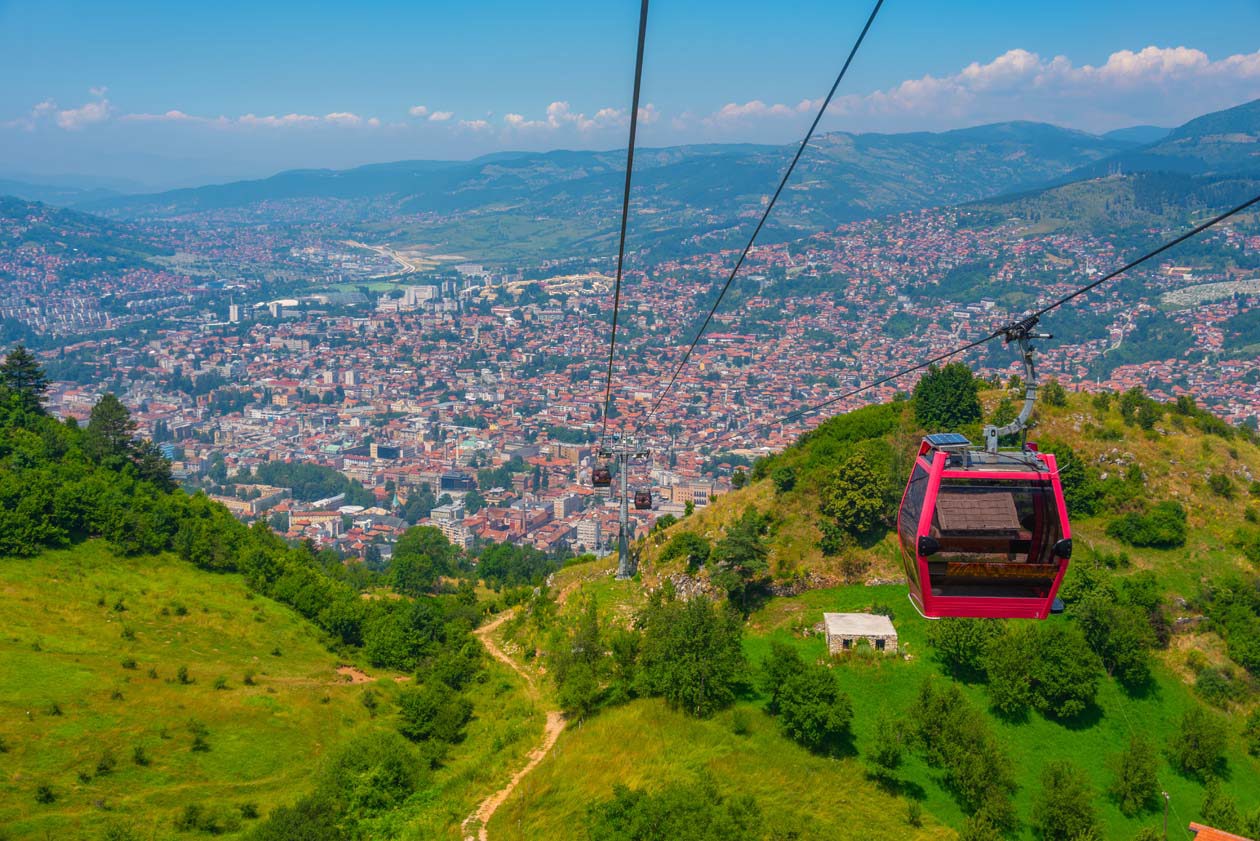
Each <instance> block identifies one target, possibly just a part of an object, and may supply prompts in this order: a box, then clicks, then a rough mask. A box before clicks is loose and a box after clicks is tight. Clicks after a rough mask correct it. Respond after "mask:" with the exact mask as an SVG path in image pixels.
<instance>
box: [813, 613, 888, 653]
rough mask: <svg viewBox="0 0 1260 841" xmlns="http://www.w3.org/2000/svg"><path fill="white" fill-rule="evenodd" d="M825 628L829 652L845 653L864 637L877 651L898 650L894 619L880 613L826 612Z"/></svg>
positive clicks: (824, 616) (824, 618) (824, 615)
mask: <svg viewBox="0 0 1260 841" xmlns="http://www.w3.org/2000/svg"><path fill="white" fill-rule="evenodd" d="M823 630H824V631H825V632H826V634H827V652H828V653H829V654H832V655H836V654H843V653H844V652H846V651H849V650H850V649H852V648H853V646H855V645H857V641H858V640H860V639H864V640H866V641H867V642H869V643H870V644H871V648H873V649H875V650H876V651H883V652H889V653H891V652H894V651H896V650H897V629H896V628H894V627H893V623H892V620H891V619H889V618H888V617H887V616H882V615H880V614H878V613H824V614H823Z"/></svg>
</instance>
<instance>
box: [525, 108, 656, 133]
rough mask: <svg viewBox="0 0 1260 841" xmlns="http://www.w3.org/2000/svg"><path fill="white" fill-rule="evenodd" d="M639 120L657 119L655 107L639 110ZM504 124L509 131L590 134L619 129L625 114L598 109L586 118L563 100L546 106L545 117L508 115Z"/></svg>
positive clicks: (618, 110) (608, 109)
mask: <svg viewBox="0 0 1260 841" xmlns="http://www.w3.org/2000/svg"><path fill="white" fill-rule="evenodd" d="M639 114H640V119H643V115H644V114H647V115H648V120H645V122H646V121H654V120H655V119H656V118H657V116H658V115H657V113H656V108H655V106H652V105H649V106H648V107H647V109H644V108H640V109H639ZM503 122H505V123H506V124H507V126H508V128H510V129H514V130H521V131H531V130H546V131H556V130H558V129H564V128H575V129H577V130H578V131H579V132H583V133H585V132H591V131H597V130H599V129H604V128H612V127H619V126H623V125H625V124H626V114H625V112H624V111H622V110H621V109H619V108H600V109H599V110H598V111H596V112H595V113H594V115H592V116H589V117H588V116H587V115H586V114H585V113H582V112H575V111H574V110H573V109H572V107H571V106H570V105H569V103H568V102H566V101H564V100H556V101H555V102H552V103H551V104H550V105H548V106H547V111H546V116H545V117H543V118H542V119H539V120H531V119H527V118H526V117H525V116H524V115H523V114H516V113H510V114H505V115H504V116H503Z"/></svg>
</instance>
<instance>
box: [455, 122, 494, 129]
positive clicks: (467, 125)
mask: <svg viewBox="0 0 1260 841" xmlns="http://www.w3.org/2000/svg"><path fill="white" fill-rule="evenodd" d="M459 127H460V128H464V129H468V130H469V131H485V130H486V129H488V128H490V123H488V122H486V121H485V120H460V121H459Z"/></svg>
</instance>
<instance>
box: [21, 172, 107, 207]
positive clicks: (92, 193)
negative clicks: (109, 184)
mask: <svg viewBox="0 0 1260 841" xmlns="http://www.w3.org/2000/svg"><path fill="white" fill-rule="evenodd" d="M117 195H120V193H119V192H118V191H117V190H110V189H106V188H103V187H78V186H74V187H71V186H64V185H57V184H49V183H40V184H32V183H30V182H28V181H18V180H14V179H11V178H0V196H13V197H14V198H19V199H24V200H25V201H38V202H43V203H44V204H55V205H58V206H61V207H69V206H71V205H75V204H80V203H82V202H89V201H101V200H104V199H109V198H113V197H114V196H117Z"/></svg>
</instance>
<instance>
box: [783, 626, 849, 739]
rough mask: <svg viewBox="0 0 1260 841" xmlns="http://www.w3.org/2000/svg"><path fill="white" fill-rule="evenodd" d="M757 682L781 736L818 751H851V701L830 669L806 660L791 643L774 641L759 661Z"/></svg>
mask: <svg viewBox="0 0 1260 841" xmlns="http://www.w3.org/2000/svg"><path fill="white" fill-rule="evenodd" d="M761 687H762V690H763V691H764V692H766V693H767V694H768V695H769V696H770V701H769V703H767V704H766V709H767V711H768V712H770V713H771V714H772V715H774V716H776V717H777V718H778V721H779V726H780V728H781V729H782V731H783V735H785V736H787V737H788V738H789V739H792V740H793V741H796V742H799V743H800V744H802V745H804V746H805V747H807V748H809V749H810V750H812V751H815V752H817V753H826V754H843V753H848V752H851V751H852V744H851V743H852V739H853V733H852V729H851V728H852V723H853V703H852V701H850V700H849V696H848V695H846V694H845V693H844V692H842V691H841V689H840V685H839V683H838V682H837V681H836V676H835V675H834V674H833V673H832V671H831V669H828V668H827V667H826V666H821V665H817V664H813V665H811V664H808V663H806V662H805V661H804V660H802V659H801V656H800V654H798V653H797V651H796V649H795V648H794V647H792V646H790V645H787V644H785V643H780V642H774V643H772V644H771V648H770V655H769V656H768V657H767V658H766V660H765V661H764V662H763V663H762V679H761Z"/></svg>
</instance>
